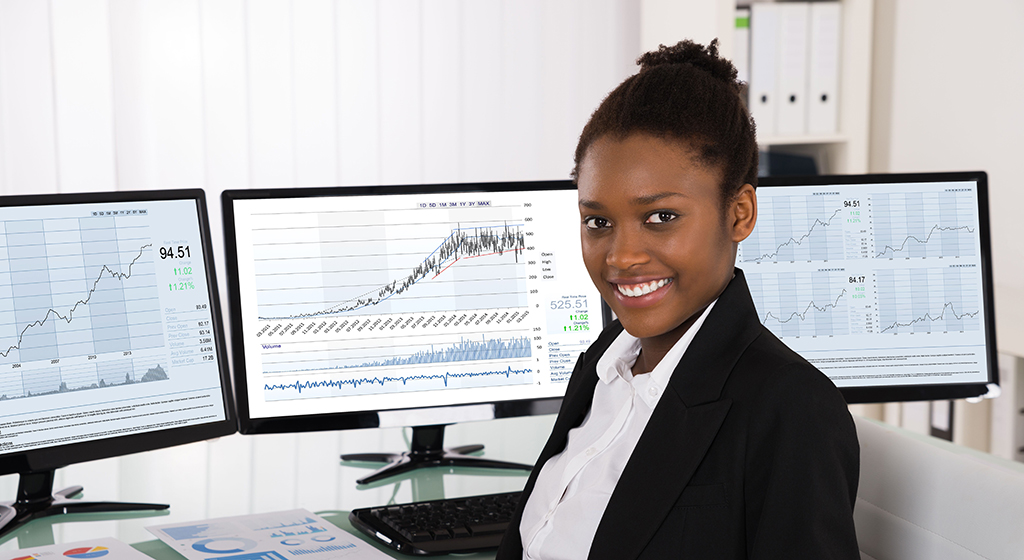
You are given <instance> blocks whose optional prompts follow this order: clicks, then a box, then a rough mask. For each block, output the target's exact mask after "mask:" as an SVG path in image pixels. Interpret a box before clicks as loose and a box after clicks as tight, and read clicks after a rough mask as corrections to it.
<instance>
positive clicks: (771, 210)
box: [740, 194, 845, 263]
mask: <svg viewBox="0 0 1024 560" xmlns="http://www.w3.org/2000/svg"><path fill="white" fill-rule="evenodd" d="M758 205H759V207H760V208H759V213H760V214H761V216H763V219H759V220H758V222H757V225H756V226H755V227H754V231H753V232H752V233H751V235H750V236H749V237H748V238H747V239H746V240H744V241H743V242H742V243H741V256H740V262H757V263H760V262H787V261H797V260H801V261H825V260H830V259H840V258H843V257H844V255H845V248H844V242H843V217H842V215H843V211H844V201H843V199H842V197H840V196H838V195H835V194H828V195H794V196H783V195H780V196H766V197H764V198H762V199H760V200H759V201H758Z"/></svg>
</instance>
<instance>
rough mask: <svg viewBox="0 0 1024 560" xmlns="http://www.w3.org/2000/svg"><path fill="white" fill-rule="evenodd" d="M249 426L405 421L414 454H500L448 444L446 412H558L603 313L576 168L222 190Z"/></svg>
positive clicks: (427, 458)
mask: <svg viewBox="0 0 1024 560" xmlns="http://www.w3.org/2000/svg"><path fill="white" fill-rule="evenodd" d="M223 210H224V224H225V229H226V232H225V239H226V242H227V262H228V270H229V271H230V272H229V285H230V290H229V297H230V301H231V325H232V346H233V347H234V375H235V377H234V380H235V387H236V393H237V404H238V413H239V426H240V430H241V431H242V433H267V432H296V431H312V430H338V429H350V428H368V427H378V426H379V427H385V426H412V427H413V428H414V429H413V437H412V450H411V451H410V452H407V453H405V454H398V455H395V456H391V455H388V454H384V455H379V454H370V455H362V454H357V455H347V456H344V457H343V458H344V459H346V460H380V461H386V462H392V463H393V466H392V467H391V468H390V470H382V471H378V472H375V473H372V474H371V475H369V476H366V477H363V478H361V479H359V482H360V483H369V482H373V481H376V480H380V479H381V478H384V477H385V476H388V475H389V474H397V473H399V472H403V471H404V470H409V469H412V468H415V467H417V466H421V465H473V466H505V467H518V468H524V469H529V468H530V466H529V465H515V464H511V463H500V462H494V461H485V460H483V459H482V458H478V457H466V456H464V455H462V454H464V453H468V452H471V451H474V450H478V449H480V446H465V447H462V448H457V449H452V450H445V449H444V448H443V445H442V439H443V433H444V431H443V430H444V426H445V425H447V424H451V423H455V422H461V421H467V420H484V419H491V418H502V417H512V416H522V415H530V414H547V413H555V412H557V410H558V404H559V402H560V398H561V396H562V395H563V393H564V391H565V386H566V383H567V381H568V379H569V376H570V374H571V373H572V370H573V367H574V365H575V363H576V360H577V358H578V356H579V354H580V352H582V351H583V350H585V349H586V348H587V346H588V345H589V344H590V343H591V341H592V340H594V339H595V338H596V336H597V335H598V334H599V332H600V330H601V328H602V324H603V322H602V317H603V314H602V312H601V299H600V295H599V294H598V292H597V289H596V288H595V287H594V285H593V282H592V281H591V280H590V278H589V276H588V275H587V272H586V269H585V267H584V265H583V261H582V255H581V250H580V232H579V221H578V218H577V216H578V209H577V194H576V188H575V186H574V185H573V184H572V183H571V182H570V181H552V182H524V183H477V184H464V185H406V186H377V187H348V188H341V187H338V188H309V189H268V190H235V191H225V192H224V193H223Z"/></svg>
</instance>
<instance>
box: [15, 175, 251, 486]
mask: <svg viewBox="0 0 1024 560" xmlns="http://www.w3.org/2000/svg"><path fill="white" fill-rule="evenodd" d="M160 200H192V201H194V202H195V204H196V215H197V216H198V221H199V236H200V239H201V242H202V246H203V257H204V260H205V262H204V268H205V269H206V283H207V286H208V287H209V294H208V297H209V298H210V306H211V308H210V316H211V326H212V329H213V334H214V337H213V338H214V347H215V348H216V353H217V364H218V368H219V370H220V371H219V376H220V383H221V400H222V401H223V406H224V418H223V419H222V420H217V421H215V422H209V423H205V424H200V425H195V426H184V427H178V428H170V429H165V430H156V431H151V432H144V433H139V434H131V435H125V436H117V437H111V438H104V439H99V440H94V441H86V442H80V443H73V444H68V445H59V446H54V447H46V448H41V449H30V450H26V451H15V452H12V453H8V454H0V475H5V474H16V473H31V472H41V471H47V470H53V469H57V468H61V467H66V466H68V465H72V464H77V463H84V462H88V461H95V460H98V459H107V458H111V457H120V456H123V455H130V454H133V453H140V452H143V451H153V450H156V449H163V448H167V447H173V446H176V445H182V444H186V443H194V442H197V441H203V440H207V439H212V438H216V437H222V436H227V435H231V434H233V433H235V432H236V431H237V421H236V417H235V412H234V398H233V395H232V392H231V376H230V370H229V367H228V360H227V358H228V353H227V345H226V344H225V340H224V326H223V320H222V316H221V311H220V297H219V295H218V293H219V292H218V289H217V275H216V271H215V270H214V252H213V242H212V240H211V237H210V220H209V214H208V213H207V207H206V193H205V192H204V191H203V190H202V189H170V190H152V191H107V192H90V193H61V194H28V195H12V196H3V197H0V207H4V208H7V207H18V206H63V205H69V204H97V203H98V204H102V203H108V202H149V201H160Z"/></svg>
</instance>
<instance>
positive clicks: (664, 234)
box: [578, 134, 757, 343]
mask: <svg viewBox="0 0 1024 560" xmlns="http://www.w3.org/2000/svg"><path fill="white" fill-rule="evenodd" d="M720 180H721V179H720V172H719V170H717V169H712V168H708V167H706V166H703V165H700V164H698V163H696V162H695V161H694V160H693V158H692V157H691V155H690V151H689V150H688V148H687V146H685V145H684V144H681V143H679V142H675V141H669V140H663V139H660V138H657V137H654V136H649V135H644V134H634V135H631V136H629V137H627V138H626V139H624V140H616V139H613V138H609V137H602V138H599V139H598V140H597V141H596V142H594V143H593V144H592V145H591V146H590V148H589V149H588V150H587V152H586V155H585V156H584V158H583V161H582V162H581V165H580V169H579V175H578V183H579V208H580V218H581V220H582V224H581V235H582V241H583V260H584V262H585V264H586V266H587V270H588V272H589V273H590V277H591V279H593V281H594V284H595V285H597V288H598V290H600V291H601V295H602V296H603V297H604V299H605V301H607V302H608V305H609V306H610V307H611V308H612V311H614V312H615V314H616V315H618V317H619V319H620V320H621V321H622V325H623V326H624V327H625V329H626V331H627V332H629V334H631V335H633V336H635V337H637V338H640V339H658V338H663V339H664V340H663V342H665V343H674V342H675V341H676V340H678V339H679V337H680V336H682V334H683V333H684V332H686V329H688V328H689V326H690V325H691V324H692V323H693V321H695V320H696V318H697V317H698V316H699V315H700V312H701V311H703V310H704V309H705V308H706V307H707V305H708V304H709V303H711V302H712V301H713V300H714V299H715V298H717V297H718V295H719V294H721V292H722V290H724V289H725V286H726V285H727V284H728V283H729V281H730V279H731V278H732V275H733V265H734V263H735V260H736V244H737V243H738V242H740V241H742V240H743V239H744V238H746V236H747V235H749V234H750V231H751V230H752V229H753V227H754V221H755V220H756V214H757V210H756V208H757V202H756V199H755V197H754V189H753V187H751V186H749V185H744V187H743V188H742V189H741V192H740V195H739V196H738V197H737V198H736V199H735V200H734V201H732V202H730V203H729V204H728V205H726V208H725V209H724V210H723V207H722V199H721V191H720V190H719V189H720V187H719V183H720Z"/></svg>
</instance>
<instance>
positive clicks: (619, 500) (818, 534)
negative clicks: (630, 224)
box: [497, 270, 860, 560]
mask: <svg viewBox="0 0 1024 560" xmlns="http://www.w3.org/2000/svg"><path fill="white" fill-rule="evenodd" d="M620 332H622V325H621V324H619V323H618V322H617V321H616V322H615V323H613V324H612V325H610V326H609V327H608V328H607V329H605V331H604V332H603V333H601V336H600V337H598V339H597V340H596V341H595V342H594V344H593V345H591V347H590V348H589V349H588V350H587V351H586V353H585V354H583V355H582V356H580V359H579V361H578V362H577V364H576V369H575V371H574V372H573V374H572V378H571V379H570V380H569V385H568V387H567V388H566V394H565V398H564V399H563V400H562V407H561V410H560V411H559V413H558V418H557V419H556V420H555V425H554V428H553V429H552V432H551V436H550V438H549V439H548V442H547V444H546V445H545V446H544V449H543V451H541V454H540V457H539V459H538V461H537V468H535V469H534V470H533V473H532V474H531V476H530V478H529V479H528V480H527V482H526V487H525V490H524V493H523V499H522V500H521V502H520V504H519V509H518V510H517V512H516V514H515V516H514V518H513V519H512V523H511V524H510V526H509V529H508V532H507V533H506V534H505V538H504V540H503V541H502V543H501V547H500V548H499V549H498V555H497V558H498V559H501V560H520V559H521V558H522V555H523V552H522V542H521V537H520V533H519V524H520V521H521V518H522V512H523V506H524V505H525V504H526V501H527V499H528V497H529V495H530V492H531V491H532V490H533V487H534V484H535V483H536V479H537V473H538V472H540V468H539V467H540V466H541V465H543V464H544V463H545V462H546V461H547V460H548V459H549V458H551V457H552V456H553V455H555V454H556V453H559V452H561V451H562V450H563V449H564V448H565V444H566V441H567V437H568V433H569V430H570V429H571V428H574V427H576V426H579V425H580V423H582V421H583V418H584V417H585V416H586V414H587V410H588V409H589V408H590V405H591V402H592V400H593V394H594V387H595V386H596V384H597V380H598V377H597V370H596V366H597V361H598V359H599V358H600V357H601V355H602V354H604V352H605V350H606V349H607V348H608V346H609V345H610V344H611V342H612V341H613V340H614V339H615V337H617V336H618V335H619V333H620ZM669 387H670V388H669V389H668V390H666V391H665V394H664V395H662V397H661V400H660V401H659V402H658V406H657V407H656V408H655V410H654V413H653V414H652V416H651V419H650V421H649V422H648V424H647V427H646V429H645V430H644V432H643V435H642V436H641V437H640V440H639V442H638V443H637V445H636V448H635V449H634V450H633V455H632V456H631V457H630V459H629V461H628V462H627V464H626V466H625V469H624V470H623V472H622V476H621V477H620V479H619V482H618V484H617V485H616V486H615V489H614V491H613V492H612V496H611V499H610V501H609V502H608V507H607V509H606V510H605V512H604V516H603V517H602V518H601V522H600V524H599V525H598V528H597V534H596V535H595V537H594V541H593V543H592V545H591V548H590V556H589V557H590V558H591V559H594V560H598V559H608V560H631V559H634V558H642V559H659V560H660V559H664V558H681V559H685V560H696V559H715V560H719V559H729V558H750V559H757V560H760V559H765V558H779V559H786V560H796V559H802V558H808V559H816V560H824V559H833V558H835V559H840V558H841V559H850V560H858V559H859V558H860V554H859V552H858V549H857V537H856V533H855V532H854V526H853V506H854V502H855V500H856V496H857V481H858V475H859V469H860V448H859V445H858V443H857V434H856V429H855V427H854V424H853V419H852V418H851V417H850V413H849V412H848V410H847V408H846V403H845V401H844V400H843V397H842V395H841V394H840V393H839V391H838V389H836V388H835V386H834V385H833V384H832V382H831V381H830V380H829V379H828V378H827V377H825V375H824V374H822V373H821V372H819V371H818V370H817V369H815V368H814V366H812V365H810V364H809V363H807V362H806V361H805V360H804V359H803V358H801V357H800V356H798V355H797V354H796V353H795V352H793V351H792V350H790V349H789V348H788V347H787V346H785V345H784V344H783V343H782V342H780V341H779V340H778V339H777V338H776V337H775V336H774V335H772V333H771V332H770V331H768V329H766V328H765V327H764V326H763V325H762V324H761V322H760V321H759V320H758V316H757V312H756V310H755V309H754V303H753V301H752V300H751V298H750V293H749V291H748V290H747V284H746V281H745V280H744V278H743V272H742V271H740V270H737V271H736V276H735V277H734V278H733V280H732V281H731V282H730V283H729V285H728V286H727V287H726V289H725V291H724V292H723V293H722V295H721V296H720V297H719V299H718V302H717V303H716V304H715V306H714V308H712V310H711V313H710V314H709V315H708V317H707V318H706V319H705V321H704V325H703V326H702V327H701V329H700V331H698V332H697V334H696V336H695V337H694V339H693V341H692V342H691V343H690V346H689V348H687V350H686V352H685V353H684V354H683V357H682V358H681V359H680V361H679V365H678V366H677V367H676V369H675V371H674V372H673V374H672V379H671V381H670V383H669Z"/></svg>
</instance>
